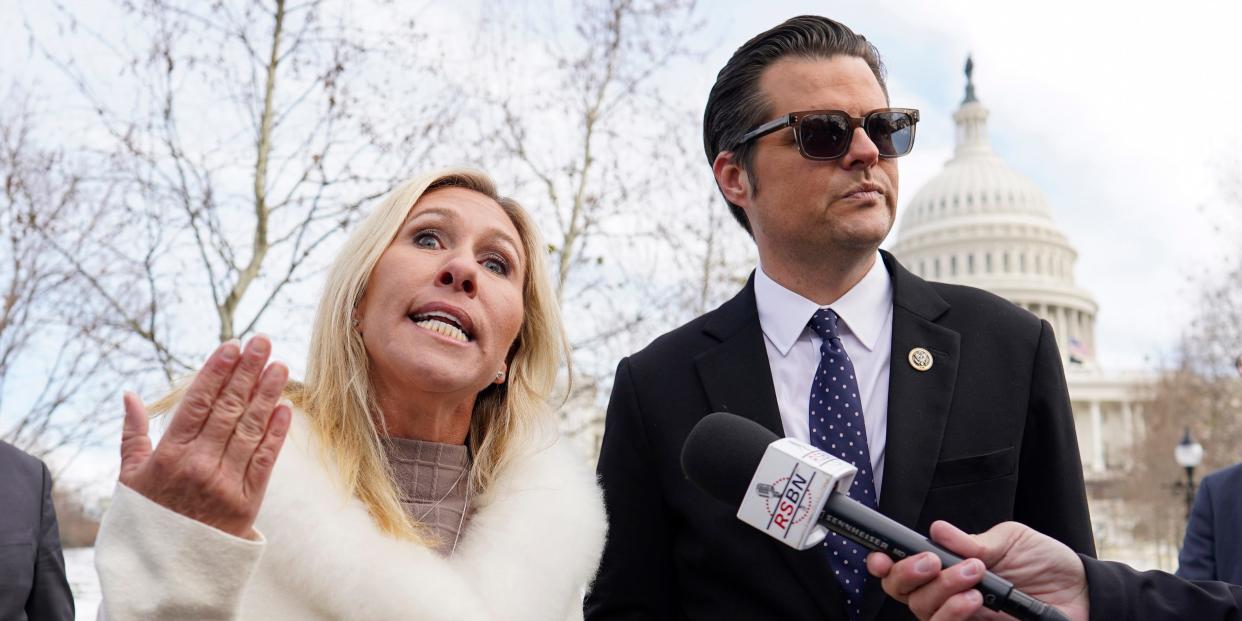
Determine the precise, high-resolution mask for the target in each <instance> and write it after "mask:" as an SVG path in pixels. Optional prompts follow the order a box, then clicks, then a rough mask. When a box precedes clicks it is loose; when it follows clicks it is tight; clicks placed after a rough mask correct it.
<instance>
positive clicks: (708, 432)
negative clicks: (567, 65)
mask: <svg viewBox="0 0 1242 621" xmlns="http://www.w3.org/2000/svg"><path fill="white" fill-rule="evenodd" d="M778 439H779V438H777V437H776V434H774V433H772V432H771V431H769V430H768V428H767V427H764V426H763V425H760V424H759V423H756V422H755V421H753V420H750V419H748V418H743V417H741V416H738V415H736V414H729V413H726V412H716V413H714V414H708V415H707V416H704V417H703V419H702V420H700V421H699V422H698V423H697V424H696V425H695V426H694V429H691V430H690V435H688V436H686V443H685V444H684V445H682V448H681V469H682V472H685V473H686V478H688V479H690V481H691V482H692V483H694V484H695V485H697V486H698V487H699V489H701V490H703V491H705V492H707V493H708V494H710V495H711V496H712V497H714V498H716V499H717V500H720V501H722V502H725V503H728V504H729V505H731V506H734V507H737V506H741V504H742V499H743V498H745V497H746V489H747V488H748V487H749V486H750V480H751V479H752V478H754V476H755V470H756V469H758V468H759V462H760V461H761V460H762V459H763V454H764V452H766V451H767V450H768V445H769V444H771V443H773V442H775V441H776V440H778Z"/></svg>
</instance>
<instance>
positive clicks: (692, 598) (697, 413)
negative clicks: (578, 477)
mask: <svg viewBox="0 0 1242 621" xmlns="http://www.w3.org/2000/svg"><path fill="white" fill-rule="evenodd" d="M918 120H919V115H918V111H917V110H911V109H907V108H895V107H892V106H891V105H890V103H889V101H888V94H887V91H886V87H885V84H884V70H883V65H882V63H881V61H880V58H879V53H878V52H877V50H876V49H875V47H873V46H872V45H871V44H870V43H868V42H867V40H866V39H865V38H863V37H862V36H859V35H856V34H855V33H853V32H852V31H850V29H849V28H847V27H845V26H844V25H842V24H839V23H836V22H834V21H832V20H829V19H826V18H822V17H797V18H793V19H791V20H789V21H787V22H785V23H783V24H781V25H779V26H777V27H775V28H773V29H771V30H769V31H767V32H764V33H762V34H760V35H758V36H756V37H755V38H753V39H751V40H750V41H749V42H747V43H746V44H745V45H743V46H742V47H741V48H739V49H738V50H737V51H736V52H735V53H734V54H733V57H732V58H730V59H729V62H728V63H727V64H726V65H725V67H724V68H723V69H722V70H721V71H720V74H719V75H718V77H717V79H716V84H715V86H714V87H713V88H712V91H711V94H710V96H709V97H708V101H707V108H706V111H705V113H704V118H703V141H704V146H705V149H706V152H707V159H708V161H709V162H710V163H711V165H712V172H713V173H714V174H715V177H716V182H717V184H718V185H719V187H720V191H721V193H722V194H723V195H724V197H725V200H726V201H727V202H728V203H729V209H730V210H731V211H732V213H733V215H734V217H735V218H736V219H737V220H738V222H739V223H741V225H742V226H743V227H745V229H746V230H747V231H748V232H749V233H750V234H751V236H752V237H753V238H754V241H755V244H756V246H757V247H758V250H759V266H758V269H756V270H755V272H754V274H753V275H752V277H751V279H750V280H749V282H747V283H746V286H745V287H744V288H743V289H742V290H741V291H740V292H739V293H738V294H737V296H736V297H734V298H733V299H732V300H730V301H728V302H726V303H725V304H723V305H722V306H721V307H720V308H718V309H716V310H714V311H712V312H710V313H707V314H706V315H704V316H702V317H699V318H698V319H695V320H693V321H691V322H690V323H688V324H686V325H685V326H682V327H680V328H678V329H676V330H673V331H672V332H670V333H668V334H666V335H664V336H662V337H660V338H659V339H657V340H656V341H655V342H653V343H652V344H651V345H649V346H648V347H646V348H645V349H643V350H642V351H639V352H638V353H636V354H634V355H632V356H630V357H628V358H626V359H624V360H622V361H621V363H620V365H619V366H618V368H617V375H616V381H615V383H614V386H613V392H612V397H611V400H610V402H609V405H608V414H607V420H606V423H605V431H604V440H603V446H602V449H601V455H600V461H599V475H600V479H601V482H602V485H603V488H604V498H605V503H606V506H607V510H608V515H609V522H610V532H609V536H608V543H607V546H606V548H605V552H604V557H603V561H602V564H601V567H600V571H599V575H598V577H597V579H596V582H595V584H594V585H593V587H592V592H591V593H590V595H589V596H588V598H587V601H586V616H587V618H588V619H591V620H604V619H834V620H841V621H846V620H849V621H856V620H858V619H877V618H878V619H909V618H911V617H910V613H909V610H908V609H907V608H906V607H905V606H903V605H901V604H900V603H898V602H896V601H893V600H889V599H887V598H886V597H885V595H884V594H883V592H882V591H881V589H880V588H879V585H878V584H877V583H876V580H874V579H870V578H868V576H867V572H866V569H865V566H864V559H865V551H864V550H862V549H861V548H859V547H857V546H855V545H853V544H850V543H848V542H845V541H844V540H843V539H841V538H840V537H838V536H830V537H829V538H828V540H827V541H826V542H825V545H823V546H819V547H816V548H814V549H811V550H807V551H802V552H799V551H795V550H793V549H792V548H789V547H786V546H784V545H783V544H781V543H779V542H777V541H774V540H772V539H771V538H769V537H768V536H767V535H766V534H764V533H762V532H760V531H758V530H756V529H753V528H751V527H750V526H747V525H746V524H744V523H743V522H741V521H739V520H738V519H737V518H736V517H735V514H736V512H737V510H738V506H737V505H735V504H729V505H726V504H724V503H720V502H718V501H716V500H714V499H712V498H710V497H709V496H707V495H706V494H704V493H703V492H701V491H699V490H698V489H697V488H695V487H694V486H693V485H692V484H691V483H690V482H689V481H687V480H686V478H685V476H684V475H683V474H682V472H681V467H680V463H679V462H680V454H681V450H682V445H683V443H684V441H685V438H686V436H687V434H688V433H689V432H690V430H691V429H692V428H693V427H694V425H695V423H696V422H698V421H699V419H701V418H702V417H703V416H705V415H707V414H708V413H710V412H715V411H726V412H732V413H735V414H739V415H742V416H746V417H750V418H752V419H753V420H755V421H757V422H759V423H760V424H762V425H764V426H766V427H768V428H769V429H771V430H772V431H773V432H775V433H777V434H779V435H786V436H792V437H795V438H799V439H801V440H803V441H807V442H810V443H811V444H813V445H814V446H816V447H817V448H819V449H822V450H824V451H827V452H829V453H831V454H833V455H835V456H837V457H839V458H841V459H844V460H846V461H850V462H852V463H853V464H854V465H855V466H856V467H857V468H858V475H857V476H856V478H855V481H854V484H853V486H852V487H851V488H850V490H849V493H850V495H851V496H852V497H854V498H855V499H856V500H858V501H859V502H863V503H864V504H868V505H870V506H871V507H874V508H877V509H878V510H879V511H881V512H883V513H885V514H887V515H888V516H890V517H892V518H894V519H896V520H897V521H899V522H901V523H903V524H905V525H907V526H910V527H912V528H915V529H917V530H920V531H922V532H926V531H927V529H928V527H929V525H930V524H931V522H932V521H934V520H938V519H939V520H948V521H950V522H953V523H955V524H958V525H961V526H963V527H964V528H966V529H968V530H972V531H983V530H986V529H988V528H990V527H991V526H993V525H994V524H997V523H1000V522H1004V521H1008V520H1015V521H1020V522H1025V523H1026V524H1029V525H1030V526H1032V527H1034V528H1036V529H1039V530H1041V531H1043V532H1045V533H1048V534H1050V535H1052V536H1053V537H1055V538H1056V539H1059V540H1060V541H1062V542H1064V543H1066V544H1067V545H1069V546H1070V547H1071V548H1072V549H1074V550H1076V551H1078V552H1082V553H1085V554H1089V555H1092V554H1094V543H1093V540H1092V533H1091V524H1090V520H1089V517H1088V515H1087V505H1086V496H1085V492H1084V486H1083V479H1082V471H1081V464H1080V461H1079V453H1078V446H1077V440H1076V438H1075V433H1074V424H1073V415H1072V412H1071V410H1070V402H1069V397H1068V393H1067V390H1066V385H1065V378H1064V372H1063V368H1062V363H1061V357H1060V354H1059V353H1058V352H1057V347H1056V341H1055V339H1054V337H1053V334H1052V330H1051V328H1050V326H1049V325H1048V324H1047V323H1046V322H1043V321H1041V320H1039V319H1038V318H1036V317H1035V316H1034V315H1031V314H1030V313H1028V312H1026V311H1024V310H1021V309H1019V308H1018V307H1017V306H1015V305H1013V304H1011V303H1009V302H1006V301H1005V300H1002V299H1000V298H998V297H996V296H993V295H991V294H988V293H986V292H983V291H980V290H977V289H970V288H966V287H959V286H949V285H943V284H937V283H928V282H926V281H923V280H922V279H920V278H918V277H916V276H914V275H912V274H911V273H910V272H908V271H906V270H905V269H904V268H903V267H902V266H901V265H899V264H898V263H897V261H896V260H894V258H893V257H892V256H891V255H889V254H888V253H886V252H884V251H882V250H879V247H880V243H881V242H882V241H883V240H884V238H885V236H886V235H888V232H889V230H890V229H891V228H892V225H893V221H894V218H895V215H896V207H897V190H898V175H897V159H896V158H898V157H900V156H902V155H905V154H907V153H909V152H910V149H911V147H912V146H913V144H914V130H915V127H916V124H917V123H918ZM771 485H772V486H775V485H783V483H782V482H780V481H774V482H772V483H771ZM740 502H741V499H739V504H740ZM813 518H814V516H801V518H799V516H795V519H813Z"/></svg>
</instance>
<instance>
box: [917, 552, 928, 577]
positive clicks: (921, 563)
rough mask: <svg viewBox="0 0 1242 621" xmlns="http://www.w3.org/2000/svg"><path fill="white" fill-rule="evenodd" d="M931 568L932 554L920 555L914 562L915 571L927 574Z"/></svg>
mask: <svg viewBox="0 0 1242 621" xmlns="http://www.w3.org/2000/svg"><path fill="white" fill-rule="evenodd" d="M931 570H932V560H931V556H930V555H927V554H924V555H923V556H920V557H919V560H917V561H915V562H914V571H917V572H919V573H920V574H925V573H927V572H929V571H931Z"/></svg>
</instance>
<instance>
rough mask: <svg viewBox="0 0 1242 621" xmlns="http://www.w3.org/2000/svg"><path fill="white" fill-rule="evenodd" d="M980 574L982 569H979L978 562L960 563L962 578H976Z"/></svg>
mask: <svg viewBox="0 0 1242 621" xmlns="http://www.w3.org/2000/svg"><path fill="white" fill-rule="evenodd" d="M981 573H983V568H982V567H980V563H979V561H966V562H965V563H962V577H963V578H978V577H979V574H981Z"/></svg>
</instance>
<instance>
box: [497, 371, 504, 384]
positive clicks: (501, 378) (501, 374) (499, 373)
mask: <svg viewBox="0 0 1242 621" xmlns="http://www.w3.org/2000/svg"><path fill="white" fill-rule="evenodd" d="M496 381H497V382H503V381H505V372H504V371H497V372H496Z"/></svg>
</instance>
